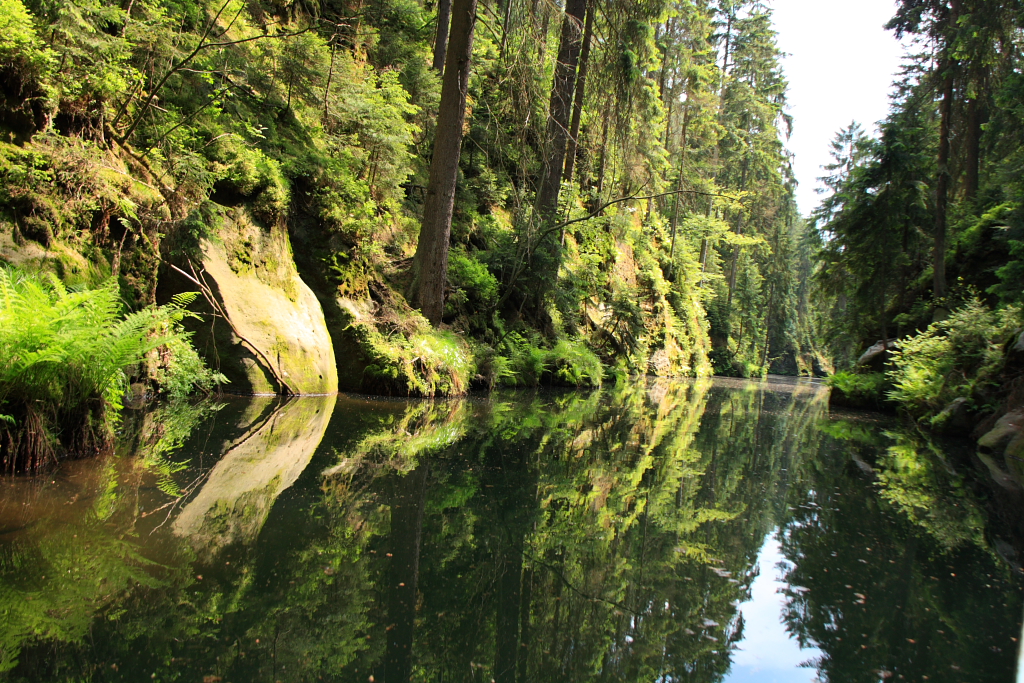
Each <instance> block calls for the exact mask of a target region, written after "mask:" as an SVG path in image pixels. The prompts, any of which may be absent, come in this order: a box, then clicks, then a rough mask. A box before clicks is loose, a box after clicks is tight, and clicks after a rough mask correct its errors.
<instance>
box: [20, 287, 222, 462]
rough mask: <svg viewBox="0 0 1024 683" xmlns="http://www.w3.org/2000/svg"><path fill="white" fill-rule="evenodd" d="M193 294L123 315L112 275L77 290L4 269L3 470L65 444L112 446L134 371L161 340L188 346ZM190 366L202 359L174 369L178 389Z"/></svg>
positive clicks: (69, 449) (48, 456)
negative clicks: (186, 324) (186, 325)
mask: <svg viewBox="0 0 1024 683" xmlns="http://www.w3.org/2000/svg"><path fill="white" fill-rule="evenodd" d="M189 301H190V298H189V297H187V296H186V297H178V298H177V299H176V300H175V301H174V302H173V303H172V304H169V305H167V306H161V307H150V308H147V309H143V310H141V311H138V312H135V313H131V314H128V315H127V316H124V317H122V315H121V312H122V311H121V302H120V298H119V292H118V288H117V283H116V281H115V280H113V279H111V280H109V281H108V282H107V283H106V284H104V285H103V286H102V287H99V288H97V289H91V290H81V291H69V290H67V289H66V288H65V287H64V285H63V284H61V282H60V281H59V280H57V279H56V278H55V277H52V276H51V277H50V278H49V279H43V278H40V277H38V276H33V275H28V274H23V273H19V272H17V271H14V270H11V269H0V414H4V415H6V417H5V419H4V420H3V421H2V424H0V455H2V461H3V466H4V468H5V469H6V470H8V471H18V470H34V469H38V468H39V467H40V466H42V465H43V464H45V463H46V462H47V461H51V460H53V459H55V458H56V457H57V456H58V455H60V454H61V451H64V452H66V453H69V454H72V455H80V454H83V453H85V452H88V451H94V450H96V449H99V448H101V447H105V446H106V445H107V444H108V443H109V438H110V433H111V426H112V423H113V422H115V421H116V420H117V417H118V413H119V412H120V410H121V407H122V405H121V399H122V397H123V396H124V394H125V391H126V389H127V388H128V380H129V375H128V371H129V369H130V368H132V367H136V366H138V365H139V364H140V363H141V362H143V361H144V360H145V359H146V355H147V354H148V353H150V352H151V351H154V350H156V349H158V348H160V347H165V348H166V347H168V346H171V347H177V348H179V349H180V348H181V346H182V345H187V343H188V342H187V340H188V337H187V335H186V334H185V333H184V332H183V331H182V330H181V328H180V326H179V323H180V321H181V320H182V319H183V318H184V317H185V315H187V313H186V311H185V310H184V306H185V305H187V303H189ZM192 353H194V351H193V352H192ZM189 368H191V369H195V367H194V363H190V362H185V363H184V364H183V365H181V366H179V367H177V368H173V369H170V370H168V377H170V378H172V380H173V384H172V385H173V391H174V392H175V393H184V391H185V388H186V386H188V378H187V377H185V376H183V371H185V370H187V369H189ZM210 377H211V376H210V375H209V374H206V375H203V376H202V377H201V378H200V381H206V380H208V379H210Z"/></svg>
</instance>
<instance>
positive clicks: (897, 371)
mask: <svg viewBox="0 0 1024 683" xmlns="http://www.w3.org/2000/svg"><path fill="white" fill-rule="evenodd" d="M1019 325H1020V309H1019V308H1016V307H1008V308H1005V309H1003V310H1000V311H992V310H990V309H989V308H988V307H986V306H985V305H984V304H983V303H981V302H980V301H978V300H977V299H972V300H970V301H968V302H967V304H965V305H964V306H963V307H961V308H959V309H957V310H956V311H953V312H952V313H951V314H950V315H949V317H948V318H946V319H945V320H941V321H939V322H935V323H932V324H931V325H929V326H928V329H926V330H925V331H924V332H922V333H921V334H919V335H917V336H915V337H910V338H908V339H903V340H901V341H899V342H897V350H896V351H895V352H894V353H893V358H892V362H893V364H894V366H895V368H894V369H893V370H891V371H890V372H889V373H888V376H889V379H890V380H891V381H892V384H893V389H892V390H891V391H890V392H889V397H890V398H891V399H893V400H894V401H896V402H897V403H899V405H900V406H901V407H903V408H904V409H905V410H907V411H908V412H909V413H910V414H911V415H914V416H915V417H917V418H919V419H929V420H934V418H935V417H936V416H937V415H938V413H939V412H940V411H941V410H942V409H943V407H945V406H946V405H948V404H949V403H950V402H951V401H953V400H954V399H957V398H965V399H967V400H968V401H972V400H973V397H974V395H975V390H976V389H978V388H981V387H983V386H984V385H986V384H993V383H994V382H995V381H996V379H995V377H996V373H997V372H998V370H999V369H1000V367H1001V366H1002V361H1003V346H1004V345H1005V343H1006V341H1007V340H1008V339H1009V338H1010V336H1011V335H1012V334H1013V332H1014V331H1015V330H1016V329H1017V328H1018V327H1019Z"/></svg>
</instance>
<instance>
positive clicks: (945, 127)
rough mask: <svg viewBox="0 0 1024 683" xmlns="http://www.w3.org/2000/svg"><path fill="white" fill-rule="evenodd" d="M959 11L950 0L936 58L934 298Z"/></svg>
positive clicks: (942, 256)
mask: <svg viewBox="0 0 1024 683" xmlns="http://www.w3.org/2000/svg"><path fill="white" fill-rule="evenodd" d="M959 14H960V3H959V0H953V2H952V3H951V4H950V11H949V30H950V34H949V35H948V36H947V37H946V45H945V47H944V48H943V51H942V59H941V60H940V61H939V68H938V72H939V76H940V77H941V78H942V81H941V82H942V86H941V87H942V91H941V92H942V102H941V104H940V105H939V115H940V120H939V155H938V177H937V178H936V179H935V249H934V251H933V253H932V268H933V277H932V294H933V295H934V296H935V298H936V299H939V298H942V297H944V296H946V230H947V225H946V223H947V216H946V213H947V208H948V204H949V181H950V174H949V136H950V128H951V122H952V119H953V68H954V66H955V60H954V59H953V58H952V57H951V55H950V52H951V51H952V49H953V46H952V43H953V34H954V32H955V31H956V27H957V20H958V19H959Z"/></svg>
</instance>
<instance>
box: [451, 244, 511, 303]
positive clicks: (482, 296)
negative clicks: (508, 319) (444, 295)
mask: <svg viewBox="0 0 1024 683" xmlns="http://www.w3.org/2000/svg"><path fill="white" fill-rule="evenodd" d="M448 258H449V261H448V280H449V282H450V283H451V285H452V287H453V288H454V290H455V291H454V292H453V293H452V295H451V296H450V297H449V299H448V303H449V305H450V306H452V307H459V306H464V305H467V304H469V305H471V306H472V307H473V308H475V309H485V310H486V309H488V308H490V307H492V306H493V305H494V304H495V303H496V302H497V299H498V287H499V285H498V279H497V278H496V277H494V275H492V274H491V271H490V270H488V269H487V266H486V265H485V264H483V263H481V262H480V261H478V260H476V259H475V258H474V257H473V256H472V255H470V254H467V253H465V252H463V251H462V250H453V251H452V253H451V254H450V255H449V257H448Z"/></svg>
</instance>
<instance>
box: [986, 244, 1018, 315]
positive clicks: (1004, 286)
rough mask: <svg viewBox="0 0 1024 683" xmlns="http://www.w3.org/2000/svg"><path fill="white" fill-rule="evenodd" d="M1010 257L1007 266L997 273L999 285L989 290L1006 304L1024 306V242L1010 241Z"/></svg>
mask: <svg viewBox="0 0 1024 683" xmlns="http://www.w3.org/2000/svg"><path fill="white" fill-rule="evenodd" d="M1010 256H1011V260H1009V261H1008V262H1007V263H1006V265H1003V266H1001V267H1000V268H999V270H997V271H996V274H997V275H998V276H999V284H998V285H993V286H992V287H991V288H989V290H988V291H989V292H990V293H992V294H996V295H998V296H999V299H1000V300H1001V301H1002V302H1003V303H1005V304H1018V305H1020V304H1024V286H1022V285H1021V283H1022V282H1024V241H1021V240H1010Z"/></svg>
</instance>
